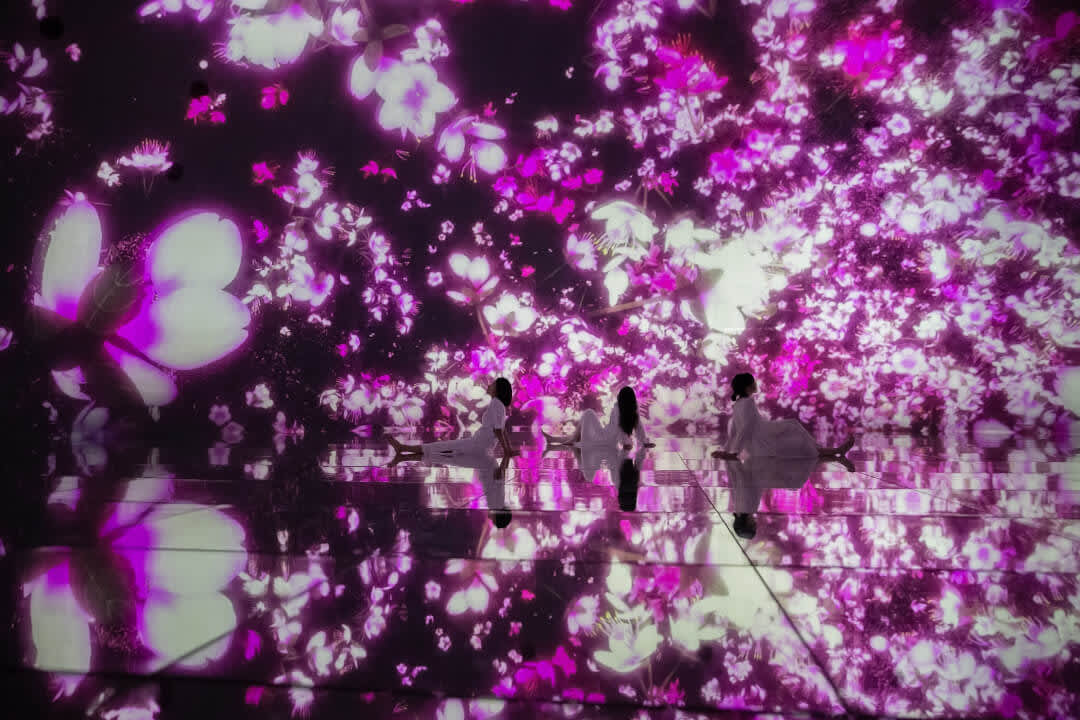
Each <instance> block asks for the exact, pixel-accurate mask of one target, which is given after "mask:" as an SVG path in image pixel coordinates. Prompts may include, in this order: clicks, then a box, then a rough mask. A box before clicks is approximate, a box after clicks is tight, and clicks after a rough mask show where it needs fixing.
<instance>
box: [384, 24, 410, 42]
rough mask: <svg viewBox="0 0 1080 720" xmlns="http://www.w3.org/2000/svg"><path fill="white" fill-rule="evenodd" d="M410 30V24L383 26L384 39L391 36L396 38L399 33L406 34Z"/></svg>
mask: <svg viewBox="0 0 1080 720" xmlns="http://www.w3.org/2000/svg"><path fill="white" fill-rule="evenodd" d="M408 32H409V27H408V25H387V26H386V27H384V28H383V31H382V36H383V39H384V40H389V39H390V38H396V37H398V36H399V35H405V34H407V33H408Z"/></svg>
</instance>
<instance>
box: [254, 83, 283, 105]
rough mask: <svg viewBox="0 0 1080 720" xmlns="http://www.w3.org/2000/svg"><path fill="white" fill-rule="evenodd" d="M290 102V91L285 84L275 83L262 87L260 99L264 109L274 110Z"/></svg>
mask: <svg viewBox="0 0 1080 720" xmlns="http://www.w3.org/2000/svg"><path fill="white" fill-rule="evenodd" d="M288 104H289V91H288V90H286V89H285V86H284V85H282V84H281V83H275V84H273V85H267V86H266V87H264V88H263V89H262V98H261V99H260V100H259V105H261V106H262V108H263V109H264V110H272V109H274V108H276V107H277V106H279V105H281V106H282V107H284V106H285V105H288Z"/></svg>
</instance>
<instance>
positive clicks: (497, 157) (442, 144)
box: [438, 115, 506, 175]
mask: <svg viewBox="0 0 1080 720" xmlns="http://www.w3.org/2000/svg"><path fill="white" fill-rule="evenodd" d="M505 137H506V131H505V130H503V129H502V128H500V127H498V126H497V125H492V124H491V123H486V122H481V121H480V119H479V118H478V117H477V116H476V115H466V116H465V117H463V118H459V119H458V120H455V121H454V122H452V123H450V125H449V126H447V128H446V129H445V130H443V131H442V134H441V135H440V136H439V144H438V149H439V150H440V151H441V152H442V153H443V155H445V156H446V159H447V160H450V161H451V162H457V161H458V160H460V159H461V158H462V156H463V155H464V154H465V148H466V141H467V139H468V138H472V143H471V147H469V156H470V159H471V162H473V163H475V164H476V166H477V167H479V168H480V169H481V170H483V171H484V172H486V173H488V174H490V175H494V174H495V173H497V172H499V171H500V170H502V169H503V168H504V167H506V152H505V151H504V150H503V149H502V148H501V147H499V146H498V145H496V144H495V143H494V142H493V141H494V140H501V139H503V138H505Z"/></svg>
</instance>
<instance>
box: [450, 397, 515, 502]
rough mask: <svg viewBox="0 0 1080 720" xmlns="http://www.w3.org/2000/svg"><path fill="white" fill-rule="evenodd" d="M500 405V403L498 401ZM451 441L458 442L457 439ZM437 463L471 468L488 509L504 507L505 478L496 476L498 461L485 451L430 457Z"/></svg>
mask: <svg viewBox="0 0 1080 720" xmlns="http://www.w3.org/2000/svg"><path fill="white" fill-rule="evenodd" d="M499 404H500V405H502V403H499ZM451 442H459V441H457V440H454V441H451ZM432 460H434V462H435V463H436V464H437V465H438V464H441V465H446V466H452V467H460V468H471V469H473V470H475V471H476V479H477V480H478V481H479V482H480V484H481V485H482V486H483V488H484V497H485V498H486V500H487V506H488V510H505V509H506V478H505V477H499V478H496V477H495V474H496V470H498V469H499V463H498V462H496V461H495V458H493V457H492V456H491V455H488V454H487V453H458V454H456V455H441V456H438V457H434V458H432Z"/></svg>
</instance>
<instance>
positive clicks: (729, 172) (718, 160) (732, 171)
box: [709, 148, 752, 183]
mask: <svg viewBox="0 0 1080 720" xmlns="http://www.w3.org/2000/svg"><path fill="white" fill-rule="evenodd" d="M751 169H752V168H751V165H750V162H749V161H748V160H747V159H746V157H745V155H744V154H743V153H741V152H736V151H735V150H732V149H731V148H726V149H724V150H721V151H720V152H714V153H713V154H712V155H710V156H709V174H710V175H712V177H713V180H715V181H716V182H725V183H729V182H732V181H733V180H735V176H736V175H738V174H739V173H740V172H748V171H749V170H751Z"/></svg>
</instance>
